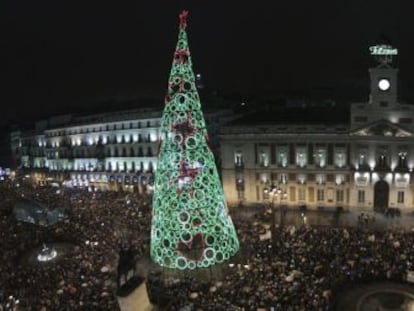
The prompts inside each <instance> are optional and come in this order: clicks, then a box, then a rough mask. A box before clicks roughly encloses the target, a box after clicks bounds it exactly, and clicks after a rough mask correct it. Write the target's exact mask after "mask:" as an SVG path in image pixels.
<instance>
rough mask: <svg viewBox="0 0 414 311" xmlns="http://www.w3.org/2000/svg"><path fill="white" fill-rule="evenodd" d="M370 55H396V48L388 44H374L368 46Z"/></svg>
mask: <svg viewBox="0 0 414 311" xmlns="http://www.w3.org/2000/svg"><path fill="white" fill-rule="evenodd" d="M369 50H370V52H371V55H397V54H398V50H397V49H394V48H392V46H390V45H374V46H370V47H369Z"/></svg>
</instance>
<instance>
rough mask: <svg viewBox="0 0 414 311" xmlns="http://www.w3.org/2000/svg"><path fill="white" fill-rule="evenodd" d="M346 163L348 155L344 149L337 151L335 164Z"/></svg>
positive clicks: (341, 164)
mask: <svg viewBox="0 0 414 311" xmlns="http://www.w3.org/2000/svg"><path fill="white" fill-rule="evenodd" d="M345 164H346V155H345V152H344V151H343V150H340V151H337V152H336V153H335V166H337V167H344V166H345Z"/></svg>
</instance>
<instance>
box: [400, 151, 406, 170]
mask: <svg viewBox="0 0 414 311" xmlns="http://www.w3.org/2000/svg"><path fill="white" fill-rule="evenodd" d="M407 168H408V166H407V152H406V151H400V152H398V165H397V169H407Z"/></svg>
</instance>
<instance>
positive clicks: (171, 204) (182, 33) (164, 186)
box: [151, 11, 239, 270]
mask: <svg viewBox="0 0 414 311" xmlns="http://www.w3.org/2000/svg"><path fill="white" fill-rule="evenodd" d="M187 15H188V12H187V11H183V12H182V13H181V14H180V28H179V35H178V42H177V46H176V50H175V53H174V60H173V64H172V68H171V73H170V78H169V82H168V92H167V95H166V97H165V107H164V112H163V116H162V122H161V129H160V149H159V154H158V165H157V170H156V172H155V183H154V196H153V205H152V209H153V214H152V227H151V258H152V259H153V261H154V262H156V263H158V264H159V265H161V266H164V267H168V268H176V269H181V270H184V269H195V268H203V267H208V266H211V265H214V264H216V263H221V262H223V261H225V260H227V259H229V258H230V257H231V256H233V255H234V254H235V253H236V252H237V251H238V249H239V241H238V239H237V234H236V231H235V228H234V225H233V222H232V220H231V218H230V216H229V213H228V209H227V204H226V200H225V198H224V194H223V188H222V186H221V182H220V178H219V175H218V172H217V167H216V165H215V161H214V155H213V153H212V152H211V150H210V148H209V146H208V144H207V141H208V137H207V130H206V124H205V120H204V117H203V113H202V111H201V104H200V99H199V95H198V92H197V89H196V85H195V77H194V73H193V70H192V63H191V57H190V51H189V48H188V42H187V33H186V26H187Z"/></svg>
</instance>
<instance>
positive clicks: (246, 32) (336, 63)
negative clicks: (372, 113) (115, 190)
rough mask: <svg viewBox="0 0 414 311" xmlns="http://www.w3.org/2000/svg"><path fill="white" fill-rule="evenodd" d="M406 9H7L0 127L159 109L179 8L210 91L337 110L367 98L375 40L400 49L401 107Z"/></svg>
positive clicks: (24, 3)
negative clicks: (311, 93) (125, 106)
mask: <svg viewBox="0 0 414 311" xmlns="http://www.w3.org/2000/svg"><path fill="white" fill-rule="evenodd" d="M409 3H410V1H403V0H400V1H383V0H364V1H361V0H341V1H336V0H330V1H328V0H321V1H318V0H317V1H297V0H296V1H263V0H256V1H223V0H222V1H216V0H193V1H174V0H168V1H156V0H155V1H149V0H147V1H140V0H139V1H111V3H109V2H107V1H96V2H95V1H79V2H78V1H56V0H55V1H33V0H30V1H29V0H20V1H19V0H13V1H12V0H7V1H6V7H5V8H2V9H1V10H0V11H1V13H0V23H1V29H2V35H1V55H2V63H3V66H1V69H0V72H1V73H0V74H1V75H3V81H5V82H3V83H2V86H3V90H2V91H1V92H0V96H1V102H2V107H3V108H2V109H3V112H2V119H3V124H8V123H12V122H20V121H21V120H23V119H24V120H28V119H36V118H39V117H41V116H46V115H48V114H55V113H64V112H72V111H73V112H77V111H80V110H82V109H83V108H85V106H89V107H90V108H92V109H95V108H96V110H99V109H100V107H103V106H100V103H102V102H104V101H107V100H111V99H114V98H115V99H117V100H121V101H122V100H124V99H125V100H126V99H131V98H141V97H142V98H144V97H145V98H147V97H150V98H154V99H156V100H157V99H159V100H160V101H162V99H163V96H164V93H165V90H166V85H167V80H168V74H169V70H170V66H171V62H172V55H173V51H174V48H175V43H176V39H177V34H178V24H177V22H178V18H177V14H178V12H179V11H180V10H181V9H182V8H188V9H189V10H190V17H189V28H188V33H189V39H190V49H191V53H192V58H193V63H194V70H195V71H196V72H200V73H202V75H203V78H204V83H205V84H206V85H207V87H208V89H209V90H216V91H218V92H220V93H229V94H239V95H237V96H240V97H243V96H246V97H247V96H252V94H253V95H254V96H260V95H261V94H264V93H266V92H271V93H280V94H290V93H289V92H296V91H299V92H300V91H303V90H305V91H306V90H309V89H314V88H315V89H333V90H335V92H334V93H333V96H335V97H337V98H334V99H337V100H340V99H341V98H346V99H348V98H353V97H355V98H357V99H360V98H359V97H360V96H361V94H362V96H365V97H366V98H367V97H368V72H367V68H368V66H369V65H370V64H371V63H370V57H369V55H368V54H369V52H368V47H369V45H372V44H374V43H375V40H376V39H377V38H378V36H379V35H380V34H385V35H387V36H388V37H390V39H391V40H392V43H393V45H394V46H396V47H397V48H399V53H400V55H399V57H398V62H399V67H400V78H401V79H402V80H403V81H404V84H403V87H402V90H401V92H403V94H402V95H403V97H404V96H405V97H407V98H411V97H413V96H412V93H413V90H414V78H413V73H414V61H413V55H414V42H413V40H414V19H413V18H412V10H411V8H410V7H409ZM3 5H4V3H3ZM410 56H411V57H410ZM5 107H6V108H5ZM4 109H5V111H4Z"/></svg>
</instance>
